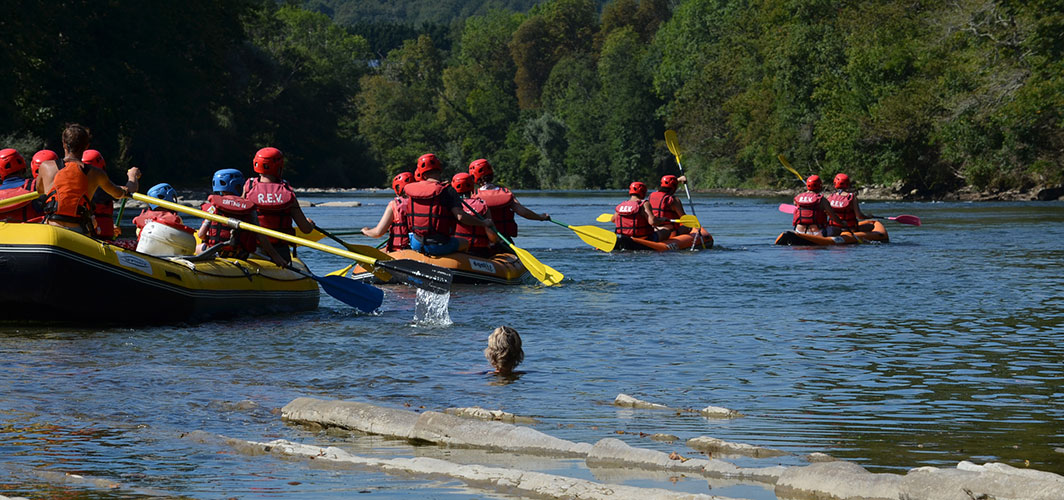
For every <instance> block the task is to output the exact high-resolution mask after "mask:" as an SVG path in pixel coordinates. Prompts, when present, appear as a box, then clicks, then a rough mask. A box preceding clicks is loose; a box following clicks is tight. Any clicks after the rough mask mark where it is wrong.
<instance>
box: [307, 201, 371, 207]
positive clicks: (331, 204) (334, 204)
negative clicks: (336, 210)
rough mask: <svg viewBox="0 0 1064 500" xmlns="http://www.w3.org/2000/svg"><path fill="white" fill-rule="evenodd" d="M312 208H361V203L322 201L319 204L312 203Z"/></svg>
mask: <svg viewBox="0 0 1064 500" xmlns="http://www.w3.org/2000/svg"><path fill="white" fill-rule="evenodd" d="M311 206H314V207H361V206H362V202H361V201H323V202H321V203H314V204H313V205H311Z"/></svg>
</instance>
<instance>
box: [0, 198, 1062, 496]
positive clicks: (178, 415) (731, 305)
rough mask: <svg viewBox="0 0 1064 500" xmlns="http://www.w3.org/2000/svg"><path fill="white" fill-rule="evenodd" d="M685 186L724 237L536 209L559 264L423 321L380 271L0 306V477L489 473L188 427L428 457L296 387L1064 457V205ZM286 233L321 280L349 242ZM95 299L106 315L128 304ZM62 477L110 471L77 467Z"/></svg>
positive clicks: (890, 450) (534, 231) (885, 444)
mask: <svg viewBox="0 0 1064 500" xmlns="http://www.w3.org/2000/svg"><path fill="white" fill-rule="evenodd" d="M303 198H304V199H309V200H312V201H325V200H326V198H325V197H323V196H317V197H314V196H304V197H303ZM521 198H522V200H523V201H524V203H525V204H526V205H528V206H530V207H532V208H533V209H535V210H538V211H547V212H549V213H551V214H552V215H553V216H554V217H555V218H556V219H558V220H561V221H564V222H566V223H569V224H593V223H594V222H593V221H594V219H595V217H596V216H597V215H598V214H600V213H603V212H608V211H610V210H611V207H612V206H613V204H615V203H616V202H618V201H620V200H619V199H618V198H619V196H608V195H604V194H600V193H524V194H522V195H521ZM329 199H330V200H357V201H361V202H363V206H361V207H357V208H327V207H313V208H309V209H307V213H308V215H309V216H311V217H312V218H314V219H315V220H316V221H317V222H318V224H319V225H320V226H322V227H326V228H331V229H335V230H351V229H355V228H358V227H361V226H363V225H372V224H373V223H375V222H376V220H377V218H378V217H379V215H380V211H381V210H382V209H383V206H384V204H385V203H387V201H388V198H387V197H386V196H385V195H384V193H381V194H366V193H359V194H353V195H343V196H338V197H333V198H329ZM696 202H697V205H696V209H697V212H696V213H697V214H698V216H699V217H700V219H701V220H702V222H703V224H704V225H706V226H707V227H708V228H709V230H710V231H711V232H712V234H713V236H714V238H715V240H716V242H717V247H716V248H714V249H712V250H708V251H696V252H687V251H684V252H676V253H668V254H651V253H631V252H629V253H619V254H604V253H601V252H598V251H595V250H594V249H592V248H591V247H588V246H587V245H585V244H584V243H582V242H581V241H580V240H579V239H578V238H576V237H575V236H574V235H573V234H572V233H571V231H569V230H568V229H565V228H562V227H559V226H556V225H553V224H548V223H543V222H528V221H526V222H524V223H522V224H521V235H520V236H519V237H518V239H517V242H518V244H519V245H520V246H521V247H522V248H525V249H526V250H529V251H530V252H531V253H532V254H533V255H535V256H536V257H537V258H538V259H539V260H540V261H542V262H544V263H545V264H548V265H550V266H552V267H554V268H555V269H557V270H558V271H561V272H562V273H564V274H565V275H566V277H567V279H566V280H565V282H564V283H563V284H562V285H561V286H557V287H550V288H545V287H541V286H536V285H527V286H511V287H504V286H472V285H455V287H454V289H453V291H452V293H451V295H450V304H449V321H444V322H438V323H415V322H414V321H413V318H414V310H415V300H416V298H417V297H416V294H415V293H414V291H413V290H412V289H409V288H405V287H386V296H385V303H384V306H383V308H382V310H381V311H379V313H377V314H373V315H364V314H359V313H357V312H355V311H354V310H352V309H350V308H348V307H346V306H344V305H343V304H341V303H339V302H337V301H335V300H333V299H332V298H330V297H329V296H327V295H325V294H323V296H322V305H321V307H320V308H319V309H318V310H317V311H313V312H307V313H303V314H296V315H288V316H271V317H254V318H245V319H241V320H233V321H219V322H209V323H202V324H195V325H171V326H157V327H130V328H114V327H107V328H99V327H90V326H86V327H71V326H56V325H47V324H34V325H25V324H10V323H8V324H3V325H0V333H2V335H0V354H2V359H3V368H2V369H0V394H2V395H0V471H2V472H0V495H26V496H58V495H67V496H72V497H80V498H119V497H142V496H151V495H158V494H162V495H185V496H189V497H195V498H229V497H240V498H260V497H268V498H279V497H282V498H303V497H336V498H340V497H347V496H349V495H351V494H353V493H356V492H361V493H365V494H371V495H378V496H389V497H392V496H406V497H410V498H415V497H416V498H421V497H424V496H433V497H438V498H459V497H460V498H469V497H471V496H474V497H475V496H484V495H488V494H489V493H488V492H483V491H479V490H468V489H466V488H465V487H464V486H463V485H462V484H460V483H458V482H454V481H441V480H426V479H422V478H396V477H390V476H387V475H384V474H381V473H378V472H373V471H349V470H337V469H332V468H327V467H317V466H313V465H311V464H308V463H306V462H303V461H286V460H279V459H277V458H274V457H270V456H245V455H241V454H237V453H234V452H233V451H232V450H229V449H227V448H225V447H220V446H213V445H210V444H204V443H199V442H195V441H191V440H188V439H182V436H183V434H184V433H187V432H190V431H196V430H200V431H206V432H209V433H215V434H221V435H225V436H229V437H235V438H242V439H248V440H257V441H266V440H270V439H277V438H285V439H290V440H293V441H298V442H305V443H311V444H325V443H336V442H349V443H353V444H351V446H357V449H356V450H355V451H356V452H358V453H361V454H373V455H381V456H413V455H419V454H434V453H435V454H440V453H441V451H440V450H436V449H434V447H421V448H414V447H411V446H410V445H408V444H406V443H402V442H397V441H389V440H384V439H380V438H369V437H358V436H347V437H344V436H336V435H332V434H327V433H321V432H318V431H315V430H313V429H306V428H302V427H298V426H292V425H288V424H285V423H283V422H282V421H281V419H280V415H279V411H278V409H279V408H280V407H281V406H283V405H285V404H286V403H288V402H289V401H291V400H292V399H294V398H296V397H300V396H310V397H316V398H322V399H344V400H355V401H363V402H370V403H374V404H378V405H383V406H391V407H400V408H410V409H415V410H420V409H421V408H422V407H423V408H424V409H428V410H442V409H444V408H448V407H455V406H482V407H485V408H489V409H503V410H505V411H508V412H512V413H515V414H518V415H523V416H531V417H535V418H537V419H538V420H539V421H540V422H541V423H540V424H538V425H536V428H537V429H539V430H541V431H543V432H546V433H548V434H551V435H554V436H558V437H561V438H565V439H570V440H575V441H582V442H590V443H593V442H595V441H597V440H599V439H602V438H605V437H617V438H620V439H623V440H625V441H627V442H629V443H630V444H632V445H633V446H638V447H644V448H651V449H657V450H660V451H665V452H671V451H678V452H680V453H681V454H685V455H688V456H691V455H694V454H695V453H694V452H692V451H691V450H689V449H687V448H686V446H684V445H683V442H682V441H680V442H676V443H663V442H657V441H651V440H649V439H647V438H646V437H644V436H641V435H640V434H639V433H641V432H642V433H646V434H651V433H658V432H664V433H670V434H675V435H677V436H679V437H680V438H681V439H682V440H686V439H688V438H691V437H695V436H700V435H707V436H713V437H717V438H721V439H724V440H727V441H737V442H744V443H750V444H755V445H760V446H767V447H772V448H779V449H783V450H785V451H788V452H792V453H795V454H804V453H809V452H817V451H819V452H825V453H829V454H831V455H833V456H836V457H839V458H843V459H847V460H851V461H854V462H857V463H860V464H861V465H863V466H865V467H867V468H868V469H870V470H872V471H875V472H898V473H904V471H905V470H907V469H908V468H911V467H915V466H922V465H932V466H944V467H952V466H955V465H956V463H957V462H958V461H960V460H971V461H974V462H977V463H982V462H985V461H1002V462H1005V463H1009V464H1011V465H1014V466H1018V467H1025V466H1026V464H1029V465H1030V467H1032V468H1036V469H1040V470H1046V471H1052V472H1056V473H1064V453H1061V452H1058V451H1055V448H1061V447H1064V428H1062V422H1064V390H1062V388H1061V382H1060V381H1061V380H1062V375H1064V364H1062V361H1064V354H1062V353H1061V349H1060V346H1061V345H1062V344H1064V203H1062V202H1046V203H978V204H974V203H915V204H914V203H901V202H889V203H888V202H868V203H866V204H865V209H866V211H869V212H872V213H876V214H881V215H897V214H902V213H909V214H914V215H917V216H919V217H920V218H922V219H923V222H924V225H923V226H922V227H912V226H905V225H900V224H896V223H892V222H888V226H887V227H888V229H889V231H890V237H891V243H890V244H884V245H860V246H852V247H844V248H842V247H840V248H814V249H809V248H790V247H776V246H773V245H772V242H773V240H774V239H775V236H776V235H777V234H778V233H779V232H780V231H782V230H784V229H785V228H786V226H787V225H788V223H789V222H790V220H789V217H790V216H789V215H786V214H782V213H780V212H778V211H777V210H776V207H777V205H778V204H779V203H781V202H788V200H783V199H768V198H735V197H715V196H709V195H700V196H697V197H696ZM347 238H348V239H349V240H350V241H352V242H361V243H366V242H368V240H367V239H365V238H363V237H361V236H357V237H356V236H349V237H347ZM324 241H325V240H323V242H324ZM301 255H302V256H304V257H305V259H306V260H307V262H308V264H309V265H310V267H311V268H312V269H314V270H315V271H316V272H317V273H318V274H325V273H326V272H328V271H330V270H333V269H337V268H341V267H344V266H345V265H346V264H347V262H344V261H343V259H341V258H339V257H335V256H332V255H328V254H319V253H317V252H313V251H303V252H301ZM7 286H16V285H14V284H11V283H8V284H7ZM86 287H87V288H86V289H87V290H90V291H91V290H92V289H91V285H90V284H86ZM98 293H104V292H102V291H99V292H98ZM158 307H160V308H165V307H167V305H166V304H158ZM101 314H106V315H109V316H110V317H112V318H119V317H121V315H122V306H121V305H120V304H116V306H115V308H114V310H112V311H101ZM501 324H506V325H510V326H512V327H514V328H516V329H517V330H518V331H519V332H520V334H521V336H522V338H523V340H524V351H525V362H524V364H523V365H522V366H521V369H522V370H523V371H524V372H525V373H524V374H523V375H521V376H520V377H519V378H517V379H516V380H512V381H504V380H499V379H497V378H496V377H494V376H492V375H483V374H480V373H481V372H483V371H484V370H486V369H487V368H488V366H487V364H486V362H485V360H484V357H483V354H482V350H483V348H484V347H485V346H486V339H487V337H488V334H489V333H490V332H491V330H492V329H493V328H494V327H496V326H498V325H501ZM619 393H625V394H629V395H632V396H635V397H637V398H640V399H644V400H648V401H652V402H656V403H661V404H665V405H668V406H670V407H673V408H695V409H698V408H703V407H705V406H708V405H714V406H723V407H727V408H731V409H734V410H738V411H740V412H742V413H743V414H745V415H746V416H745V417H743V418H737V419H732V420H710V419H706V418H702V417H699V416H697V414H693V413H676V412H662V411H647V410H630V409H622V408H617V407H614V406H612V405H610V404H609V403H610V402H611V401H612V400H613V399H614V397H615V396H616V395H617V394H619ZM738 463H740V464H741V465H752V466H758V465H766V466H767V465H775V464H779V463H781V464H784V465H798V464H801V463H802V462H801V461H800V460H799V459H797V458H796V457H783V458H775V459H763V460H753V459H747V460H746V461H739V462H738ZM544 469H545V470H549V471H552V472H558V473H562V474H569V475H574V476H577V477H586V478H589V479H597V480H605V481H617V482H625V483H628V484H636V485H644V486H655V487H663V488H672V489H678V490H683V491H695V492H707V493H715V494H727V495H732V496H744V497H749V498H774V496H773V495H772V494H771V492H770V491H765V490H763V489H760V488H756V487H755V488H751V487H747V486H734V487H723V488H715V487H713V486H712V485H707V483H706V482H705V480H701V481H697V480H681V481H675V482H670V481H665V480H659V479H655V478H633V477H630V476H626V475H625V474H623V473H622V474H619V475H618V477H617V478H611V477H609V476H608V475H607V474H603V473H596V472H595V471H588V470H587V468H586V467H585V466H583V465H582V462H581V461H560V462H557V463H552V464H550V465H546V466H544ZM53 472H54V473H74V474H78V475H81V476H84V477H87V478H92V479H99V480H102V481H107V482H113V483H115V484H116V485H117V487H115V488H107V487H101V486H100V484H102V483H96V484H86V483H84V482H77V481H73V482H67V481H63V480H59V479H56V477H57V476H56V475H53V474H50V473H53ZM596 474H598V476H596ZM710 488H713V489H712V491H710ZM490 495H491V496H502V495H501V494H498V495H497V494H495V493H491V494H490Z"/></svg>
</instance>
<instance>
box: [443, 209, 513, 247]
mask: <svg viewBox="0 0 1064 500" xmlns="http://www.w3.org/2000/svg"><path fill="white" fill-rule="evenodd" d="M464 201H465V202H466V204H468V205H469V206H468V207H467V206H465V205H462V210H463V211H465V213H467V214H469V215H472V216H473V217H477V216H480V217H479V218H481V219H483V218H485V217H486V216H487V215H488V212H489V211H490V210H489V208H488V204H487V203H486V202H485V201H484V200H483V199H480V198H469V199H467V200H464ZM470 207H472V208H473V210H470ZM500 232H502V231H500ZM454 235H455V236H457V237H459V238H464V239H467V240H469V249H470V250H487V249H488V248H490V247H491V240H489V239H488V232H487V228H485V227H484V226H467V225H465V224H462V223H461V222H459V223H458V224H456V225H455V226H454Z"/></svg>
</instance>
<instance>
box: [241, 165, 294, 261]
mask: <svg viewBox="0 0 1064 500" xmlns="http://www.w3.org/2000/svg"><path fill="white" fill-rule="evenodd" d="M244 198H247V199H248V201H250V202H252V203H254V204H255V209H256V210H258V211H259V225H260V226H262V227H265V228H267V229H273V230H275V231H280V232H282V233H285V234H291V235H295V234H296V232H295V230H294V229H292V208H293V207H295V206H298V202H297V201H296V193H295V192H294V191H292V188H291V187H290V186H289V185H288V181H281V182H259V181H258V180H257V179H254V178H251V179H248V180H247V182H245V183H244ZM269 240H270V243H273V244H275V245H276V244H283V245H288V244H289V243H288V242H285V241H281V240H279V239H277V238H270V239H269Z"/></svg>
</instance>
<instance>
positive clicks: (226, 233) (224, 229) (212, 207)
mask: <svg viewBox="0 0 1064 500" xmlns="http://www.w3.org/2000/svg"><path fill="white" fill-rule="evenodd" d="M203 211H204V212H207V213H212V214H218V215H221V216H224V217H229V218H231V219H236V220H238V221H241V222H254V220H253V215H254V213H255V204H254V203H252V202H251V201H250V200H247V199H244V198H241V197H240V196H235V195H231V194H227V195H224V196H223V195H217V194H212V195H210V196H208V197H207V203H204V204H203ZM232 236H233V228H231V227H229V226H227V225H225V224H223V223H221V222H214V221H208V222H207V237H206V238H204V240H203V242H204V243H206V244H207V247H208V248H210V247H212V246H214V245H217V244H219V243H226V242H228V241H229V240H230V239H232ZM256 238H257V237H256V236H255V233H252V232H249V231H240V232H239V233H238V234H237V245H236V246H235V247H234V246H232V245H226V246H223V247H222V248H221V249H220V250H219V255H221V256H223V257H230V256H232V257H237V258H241V259H243V258H246V257H247V255H248V254H249V253H251V252H254V251H255V249H256V248H258V244H259V242H258V240H257V239H256Z"/></svg>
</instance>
